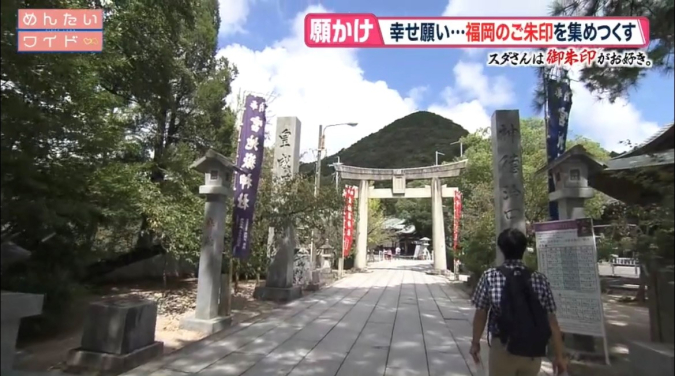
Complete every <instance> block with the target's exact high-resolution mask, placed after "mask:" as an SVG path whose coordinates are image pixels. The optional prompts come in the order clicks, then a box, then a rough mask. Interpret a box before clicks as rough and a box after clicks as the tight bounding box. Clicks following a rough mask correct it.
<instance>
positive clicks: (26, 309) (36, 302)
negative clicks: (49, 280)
mask: <svg viewBox="0 0 675 376" xmlns="http://www.w3.org/2000/svg"><path fill="white" fill-rule="evenodd" d="M42 301H43V295H36V294H24V293H20V292H11V291H2V304H1V305H0V306H1V307H2V330H1V331H0V332H1V333H2V361H1V362H0V370H2V374H3V375H4V374H5V372H6V371H8V370H10V369H12V366H13V365H14V356H15V353H16V338H17V335H18V333H19V326H20V325H21V319H22V318H24V317H28V316H35V315H39V314H40V312H41V311H42Z"/></svg>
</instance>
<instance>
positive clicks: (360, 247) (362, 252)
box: [354, 180, 370, 270]
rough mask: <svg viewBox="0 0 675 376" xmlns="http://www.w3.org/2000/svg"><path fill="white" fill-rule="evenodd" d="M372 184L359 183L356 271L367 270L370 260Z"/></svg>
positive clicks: (364, 181) (362, 181) (366, 182)
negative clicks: (369, 224) (369, 236)
mask: <svg viewBox="0 0 675 376" xmlns="http://www.w3.org/2000/svg"><path fill="white" fill-rule="evenodd" d="M369 189H370V182H369V181H368V180H361V182H360V183H359V223H358V226H357V231H358V233H357V238H356V257H355V258H354V269H356V270H365V269H366V266H367V260H368V258H367V257H368V191H369Z"/></svg>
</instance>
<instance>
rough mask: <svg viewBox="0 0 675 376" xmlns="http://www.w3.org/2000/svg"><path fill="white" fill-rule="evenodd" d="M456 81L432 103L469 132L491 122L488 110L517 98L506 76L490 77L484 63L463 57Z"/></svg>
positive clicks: (455, 68)
mask: <svg viewBox="0 0 675 376" xmlns="http://www.w3.org/2000/svg"><path fill="white" fill-rule="evenodd" d="M453 74H454V82H455V85H454V86H452V87H447V88H445V90H444V91H443V93H442V102H440V103H435V104H433V105H432V106H430V107H429V111H431V112H434V113H437V114H439V115H441V116H444V117H446V118H448V119H451V120H452V121H454V122H455V123H457V124H460V125H461V126H462V127H464V128H465V129H466V130H468V131H469V132H474V131H476V130H477V129H480V128H484V127H489V126H490V115H489V114H488V110H494V109H496V108H498V107H503V106H508V105H511V104H513V103H514V102H515V99H516V95H515V93H514V92H513V89H512V86H511V82H510V81H509V80H508V79H507V78H506V77H505V76H496V77H488V76H487V75H485V74H484V72H483V63H467V62H464V61H460V62H459V63H457V65H455V67H454V68H453Z"/></svg>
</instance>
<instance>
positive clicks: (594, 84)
mask: <svg viewBox="0 0 675 376" xmlns="http://www.w3.org/2000/svg"><path fill="white" fill-rule="evenodd" d="M551 14H552V15H553V16H561V17H569V16H577V17H578V16H584V17H593V16H594V17H598V16H604V17H642V16H644V17H647V19H649V41H650V45H649V47H648V48H647V54H648V56H649V58H650V59H651V60H652V61H653V66H652V67H650V68H651V69H658V70H659V71H660V72H661V73H663V74H665V75H671V74H672V71H673V43H674V42H675V41H674V39H673V36H674V35H675V21H674V20H675V7H674V5H673V1H672V0H642V1H633V0H612V1H606V0H603V1H600V0H557V1H556V2H555V3H554V5H553V9H552V12H551ZM645 75H646V70H645V69H644V68H636V67H596V66H593V67H587V68H584V69H582V70H581V76H580V78H579V79H580V81H581V82H583V83H584V86H586V88H587V89H588V90H589V91H591V92H592V93H596V94H598V95H599V96H601V97H605V98H608V99H609V100H610V101H611V102H614V101H615V100H616V99H617V98H621V97H624V96H626V95H627V94H628V92H629V90H630V89H632V88H635V87H637V86H638V85H639V83H640V80H641V79H642V78H644V77H645ZM547 76H548V71H547V69H545V68H541V69H538V70H537V77H538V78H539V79H540V83H539V87H538V88H537V89H536V90H535V99H534V105H535V107H538V108H542V106H543V101H544V100H543V98H544V84H545V78H546V77H547Z"/></svg>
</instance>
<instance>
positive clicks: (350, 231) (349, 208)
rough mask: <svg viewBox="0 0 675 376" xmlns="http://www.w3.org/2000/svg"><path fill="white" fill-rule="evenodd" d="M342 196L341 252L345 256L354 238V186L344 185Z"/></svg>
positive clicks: (347, 254)
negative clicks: (343, 205)
mask: <svg viewBox="0 0 675 376" xmlns="http://www.w3.org/2000/svg"><path fill="white" fill-rule="evenodd" d="M344 196H345V209H344V220H343V223H344V225H343V231H342V237H343V241H342V247H343V248H342V254H343V255H344V257H347V256H349V250H350V249H351V248H352V241H353V240H354V196H356V187H353V186H347V187H345V191H344Z"/></svg>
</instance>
